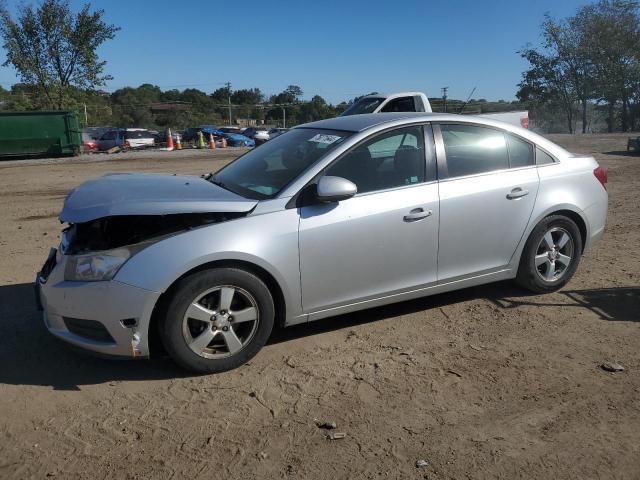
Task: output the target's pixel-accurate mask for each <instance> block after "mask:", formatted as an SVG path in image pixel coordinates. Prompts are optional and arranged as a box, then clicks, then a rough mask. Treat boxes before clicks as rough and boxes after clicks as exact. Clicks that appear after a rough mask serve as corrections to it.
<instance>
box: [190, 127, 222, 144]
mask: <svg viewBox="0 0 640 480" xmlns="http://www.w3.org/2000/svg"><path fill="white" fill-rule="evenodd" d="M198 132H203V133H204V134H205V136H206V135H208V134H209V133H213V135H222V133H223V132H222V131H221V130H220V129H218V127H216V126H215V125H200V126H198V127H189V128H187V129H186V130H185V131H184V134H183V135H182V141H183V142H192V141H195V140H197V139H198ZM206 140H207V139H206V138H205V141H206Z"/></svg>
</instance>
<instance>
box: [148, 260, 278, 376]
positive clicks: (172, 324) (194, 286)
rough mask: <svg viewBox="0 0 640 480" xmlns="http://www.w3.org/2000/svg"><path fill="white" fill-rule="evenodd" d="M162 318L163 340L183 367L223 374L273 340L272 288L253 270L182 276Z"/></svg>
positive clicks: (224, 269)
mask: <svg viewBox="0 0 640 480" xmlns="http://www.w3.org/2000/svg"><path fill="white" fill-rule="evenodd" d="M170 294H171V297H170V298H169V301H168V304H167V310H166V313H165V315H164V318H162V319H161V322H160V337H161V339H162V343H163V345H164V347H165V349H166V350H167V352H168V353H169V355H170V356H171V357H172V358H173V360H174V361H175V362H176V363H178V364H180V365H181V366H183V367H185V368H187V369H189V370H193V371H195V372H201V373H214V372H223V371H225V370H230V369H232V368H236V367H239V366H240V365H242V364H244V363H245V362H247V361H248V360H249V359H250V358H252V357H253V356H254V355H256V353H258V351H259V350H260V349H261V348H262V347H263V346H264V344H265V343H266V342H267V340H268V339H269V335H270V334H271V330H272V328H273V322H274V317H275V308H274V303H273V298H272V296H271V292H270V291H269V289H268V288H267V286H266V285H265V284H264V282H263V281H262V280H261V279H260V278H258V277H257V276H256V275H254V274H253V273H251V272H248V271H246V270H241V269H238V268H212V269H209V270H202V271H199V272H195V273H193V274H191V275H188V276H186V277H185V278H183V279H181V280H179V281H178V282H177V284H176V285H175V286H174V287H173V288H172V289H171V293H170Z"/></svg>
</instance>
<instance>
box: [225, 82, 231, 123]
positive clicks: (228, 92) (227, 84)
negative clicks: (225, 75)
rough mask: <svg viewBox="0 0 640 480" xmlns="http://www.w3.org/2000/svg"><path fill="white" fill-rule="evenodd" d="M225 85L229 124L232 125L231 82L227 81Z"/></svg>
mask: <svg viewBox="0 0 640 480" xmlns="http://www.w3.org/2000/svg"><path fill="white" fill-rule="evenodd" d="M225 85H226V86H227V94H228V98H229V126H231V125H233V124H232V123H231V82H227V83H226V84H225Z"/></svg>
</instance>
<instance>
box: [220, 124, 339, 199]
mask: <svg viewBox="0 0 640 480" xmlns="http://www.w3.org/2000/svg"><path fill="white" fill-rule="evenodd" d="M351 134H352V133H351V132H343V131H336V130H324V129H322V130H321V129H313V128H296V129H294V130H290V131H288V132H286V133H283V134H282V135H279V136H277V137H276V138H274V139H273V140H269V141H268V142H267V143H265V144H264V145H261V146H260V147H258V148H256V149H254V150H251V151H249V152H248V153H246V154H245V155H243V156H241V157H239V158H238V159H237V160H236V161H234V162H232V163H230V164H229V165H227V166H226V167H224V168H223V169H222V170H220V171H219V172H218V173H216V174H215V175H214V176H212V177H211V181H212V182H214V183H216V184H218V185H220V186H222V187H223V188H226V189H228V190H231V191H232V192H235V193H237V194H239V195H242V196H244V197H248V198H254V199H258V200H261V199H266V198H273V197H275V196H276V195H277V194H278V193H280V191H281V190H282V189H283V188H284V187H286V186H287V185H288V184H289V183H291V182H292V181H293V180H294V179H296V178H297V177H298V176H299V175H300V174H301V173H302V172H303V171H305V170H306V169H307V168H309V167H310V166H311V165H313V164H314V163H315V162H317V161H318V160H319V159H320V158H322V157H323V156H324V155H326V154H327V153H328V152H330V151H331V150H333V149H334V148H336V147H337V146H338V145H340V144H341V143H342V142H343V141H344V140H345V139H346V138H347V137H349V136H350V135H351Z"/></svg>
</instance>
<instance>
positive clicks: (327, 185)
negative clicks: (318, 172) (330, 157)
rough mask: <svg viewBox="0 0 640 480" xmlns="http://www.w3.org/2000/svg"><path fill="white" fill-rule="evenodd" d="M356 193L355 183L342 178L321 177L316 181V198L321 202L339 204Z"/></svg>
mask: <svg viewBox="0 0 640 480" xmlns="http://www.w3.org/2000/svg"><path fill="white" fill-rule="evenodd" d="M356 193H358V187H356V185H355V183H353V182H351V181H349V180H347V179H346V178H342V177H330V176H327V177H322V178H320V180H319V181H318V190H317V194H316V195H317V197H318V200H320V201H322V202H339V201H340V200H346V199H347V198H351V197H353V196H354V195H355V194H356Z"/></svg>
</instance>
